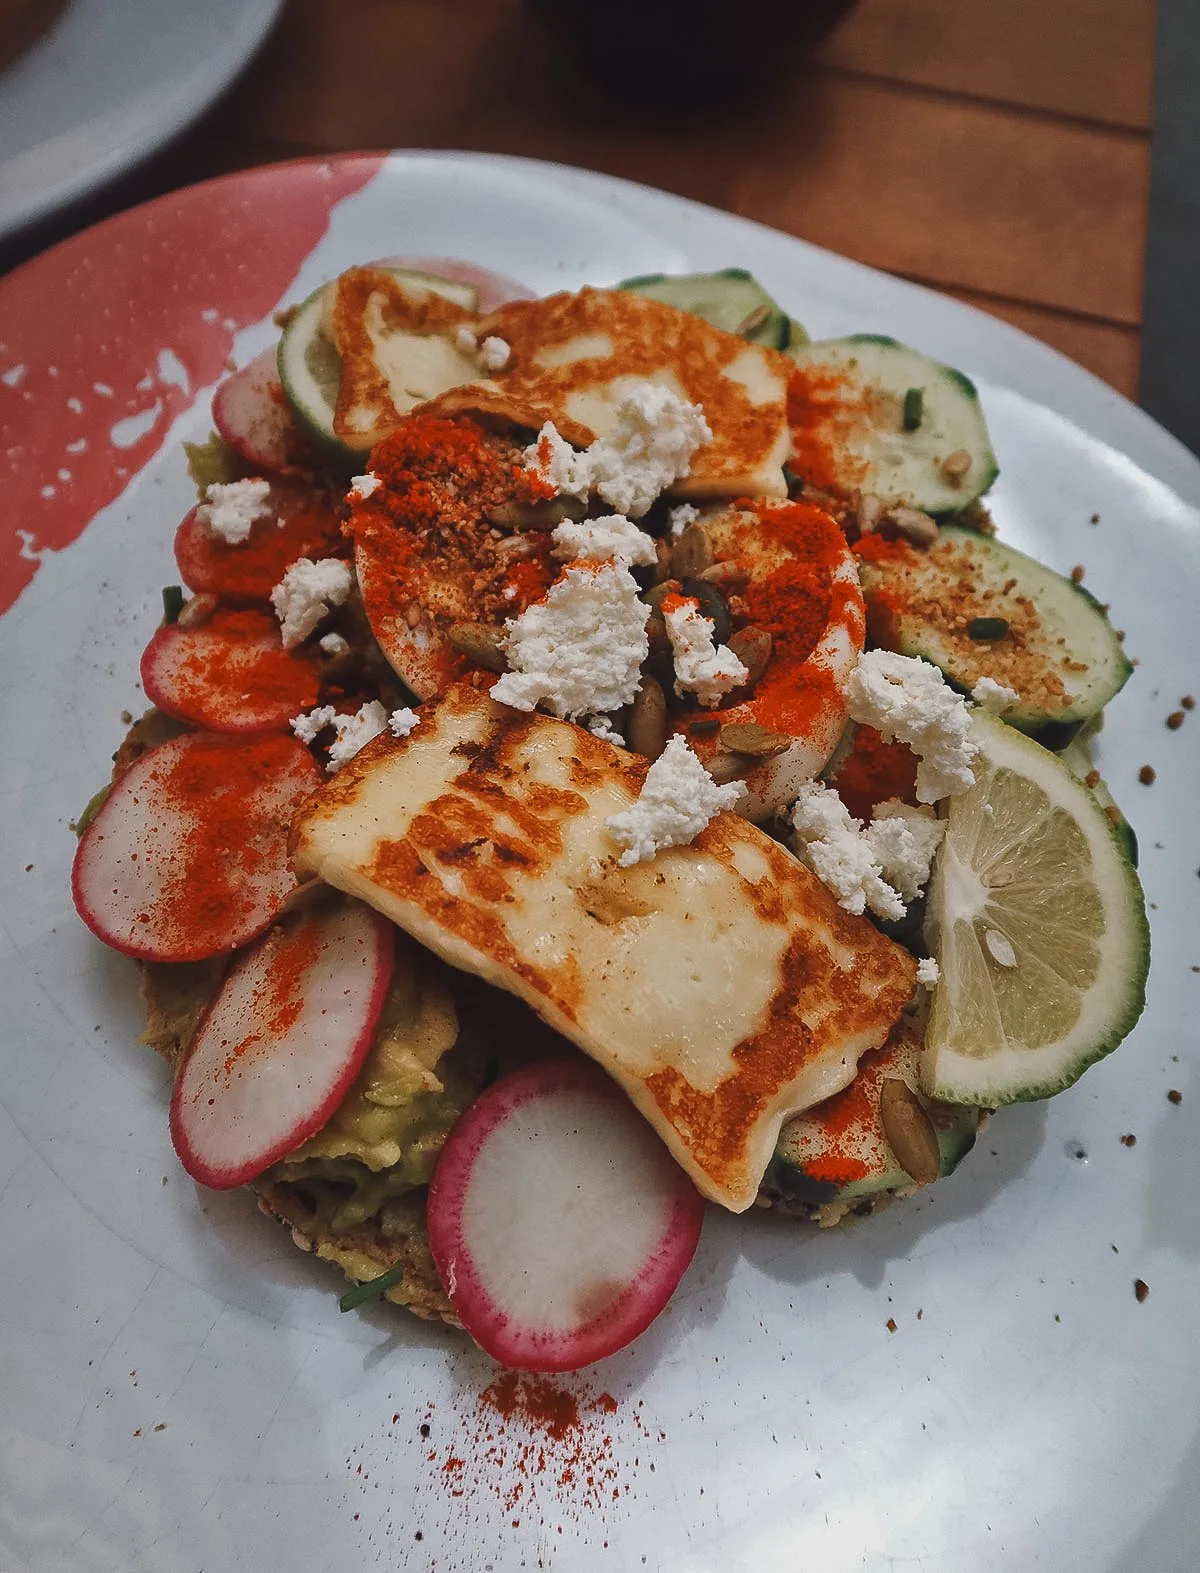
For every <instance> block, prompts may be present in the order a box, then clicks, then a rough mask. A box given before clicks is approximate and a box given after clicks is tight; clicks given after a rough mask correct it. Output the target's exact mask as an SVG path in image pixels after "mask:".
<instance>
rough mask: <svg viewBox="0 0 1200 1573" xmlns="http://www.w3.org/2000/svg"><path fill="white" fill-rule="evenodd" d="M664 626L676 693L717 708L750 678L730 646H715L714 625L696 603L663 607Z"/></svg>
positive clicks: (690, 602)
mask: <svg viewBox="0 0 1200 1573" xmlns="http://www.w3.org/2000/svg"><path fill="white" fill-rule="evenodd" d="M663 622H664V623H665V624H666V626H667V638H668V639H669V640H670V641H671V649H672V651H673V652H674V656H675V692H676V693H677V694H682V693H685V692H686V693H690V694H695V695H696V697H697V699H699V701H700V703H701V704H702V705H709V706H711V705H718V704H720V702H721V700H722V699H723V698H724V697H725V695H726V694H727V693H728V692H729V691H730V689H732V688H737V686H738V685H739V684H740V683H744V682H745V681H746V679H747V678H748V677H749V676H750V672H749V669H748V668H747V667H746V666H745V664H744V663H743V662H741V661H739V660H738V658H737V656H736V655H735V654H734V653H733V651H732V650H731V649H730V648H729V646H728V645H724V644H714V643H713V621H712V618H711V617H705V616H704V615H703V614H702V613H701V612H700V611H698V610H697V607H696V603H695V601H692V600H686V601H685V602H684V604H683V605H682V606H672V607H669V608H668V607H667V606H665V605H664V607H663Z"/></svg>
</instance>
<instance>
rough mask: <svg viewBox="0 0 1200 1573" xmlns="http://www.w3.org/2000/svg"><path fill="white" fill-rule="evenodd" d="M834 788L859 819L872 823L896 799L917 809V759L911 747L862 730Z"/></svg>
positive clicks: (863, 728) (868, 727)
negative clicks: (881, 808) (884, 805)
mask: <svg viewBox="0 0 1200 1573" xmlns="http://www.w3.org/2000/svg"><path fill="white" fill-rule="evenodd" d="M831 784H832V785H833V787H834V788H835V789H836V790H837V792H838V795H839V796H840V797H841V799H842V802H843V803H845V805H846V807H847V808H848V809H849V810H850V812H851V813H852V814H853V815H855V817H856V818H858V819H863V820H866V819H870V818H871V815H872V813H873V811H874V809H875V807H876V806H877V805H878V804H879V803H886V802H887V800H888V799H889V798H892V797H898V798H899V799H900V800H901V802H904V803H912V804H914V805H915V804H916V801H917V799H916V788H917V756H916V755H915V754H914V753H913V751H912V749H911V748H909V746H908V744H907V743H891V742H888V741H887V739H886V738H884V736H883V735H882V733H880V732H877V731H876V730H875V728H874V727H873V726H860V727H859V728H858V729H857V731H856V732H855V734H854V746H853V747H852V748H851V750H850V752H849V754H847V755H846V758H845V759H844V760H843V761H842V763H841V765H840V766H839V768H838V771H837V774H836V775H835V776H834V777H833V780H832V783H831Z"/></svg>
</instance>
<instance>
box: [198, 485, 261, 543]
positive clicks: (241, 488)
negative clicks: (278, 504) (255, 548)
mask: <svg viewBox="0 0 1200 1573" xmlns="http://www.w3.org/2000/svg"><path fill="white" fill-rule="evenodd" d="M204 496H205V501H204V502H202V503H201V504H200V506H199V507H198V508H197V509H196V517H197V519H199V521H200V523H201V524H205V525H207V526H208V528H209V529H210V530H211V531H212V533H213V534H214V535H219V536H220V537H221V539H222V540H223V541H226V542H228V544H229V545H230V546H241V544H242V543H243V541H246V540H249V538H250V527H251V525H253V524H255V523H256V522H257V521H258V520H259V519H266V518H268V517H269V516H270V514H271V501H270V499H271V483H270V481H263V480H245V481H228V482H226V483H225V484H222V483H221V482H220V481H214V482H213V484H212V485H211V486H210V487H209V488H208V490H207V491H206V492H205V493H204Z"/></svg>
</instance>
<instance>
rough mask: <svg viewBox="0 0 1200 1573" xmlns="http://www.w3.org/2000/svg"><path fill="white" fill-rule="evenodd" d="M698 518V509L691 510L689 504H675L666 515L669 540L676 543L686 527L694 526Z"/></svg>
mask: <svg viewBox="0 0 1200 1573" xmlns="http://www.w3.org/2000/svg"><path fill="white" fill-rule="evenodd" d="M699 517H700V510H699V508H693V507H692V505H691V503H690V502H681V503H676V505H675V507H674V508H672V509H670V511H669V512H668V514H667V528H668V534H669V535H670V537H671V539H672V540H673V541H677V540H678V539H679V537H680V536H681V535H682V534H683V532H684V531H685V530H686V529H687V527H688V525H689V524H695V522H696V520H697V519H698V518H699Z"/></svg>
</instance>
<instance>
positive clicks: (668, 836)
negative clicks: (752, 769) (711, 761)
mask: <svg viewBox="0 0 1200 1573" xmlns="http://www.w3.org/2000/svg"><path fill="white" fill-rule="evenodd" d="M743 790H744V789H743V787H742V784H741V782H740V781H733V782H730V783H729V785H728V786H718V785H717V784H716V782H715V781H714V780H713V778H712V777H711V776H710V775H709V773H708V771H707V770H705V768H704V766H703V765H702V764H701V763H700V760H699V758H698V757H697V756H696V754H694V753H693V752H692V750H691V749H690V748H689V747H688V745H687V743H686V742H685V741H684V739H683V738H682V737H680V736H679V735H678V734H676V736H674V737H672V738H671V739H670V741H669V742H668V743H667V746H666V748H665V749H664V750H663V751H662V753H661V754H660V755H659V756H658V758H657V759H656V760H655V761H654V763H653V764H652V765H651V766H650V769H649V770H648V771H647V772H646V779H645V781H644V782H643V783H642V790H641V794H640V795H639V797H638V799H637V801H636V802H635V803H634V804H632V805H631V806H630V807H629V808H627V809H625V810H624V811H623V812H621V813H620V814H611V815H610V816H609V817H608V818H607V819H606V820H605V821H604V823H605V825H606V826H607V828H608V831H609V834H610V835H611V836H612V838H613V840H614V841H616V842H617V844H618V845H619V846H622V847H624V848H625V851H624V852H622V853H621V857H620V864H621V867H622V868H629V867H631V866H632V865H633V864H634V863H644V862H646V861H647V860H648V859H650V858H652V857H653V856H654V854H655V853H656V852H661V851H662V850H663V848H664V847H682V846H687V844H688V843H689V842H690V841H692V840H694V839H695V837H696V836H698V835H699V834H700V832H701V831H702V830H703V829H704V827H705V825H707V824H708V822H709V820H710V819H712V818H713V816H714V815H715V814H721V813H724V812H725V811H726V810H727V809H732V808H733V807H734V806H735V805H736V803H737V801H738V799H739V798H740V797H741V795H742V792H743Z"/></svg>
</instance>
